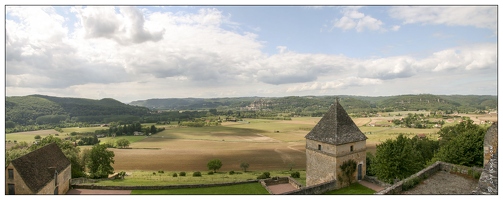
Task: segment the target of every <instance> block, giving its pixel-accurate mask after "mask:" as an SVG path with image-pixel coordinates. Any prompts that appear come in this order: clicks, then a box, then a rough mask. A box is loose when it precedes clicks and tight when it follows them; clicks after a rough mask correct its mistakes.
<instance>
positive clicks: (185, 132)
mask: <svg viewBox="0 0 503 200" xmlns="http://www.w3.org/2000/svg"><path fill="white" fill-rule="evenodd" d="M393 114H395V113H393ZM401 114H402V113H401ZM402 115H403V114H402ZM381 116H383V117H372V118H355V119H354V121H355V123H356V124H357V125H358V126H359V127H360V129H361V131H362V132H364V133H365V135H366V136H367V137H368V140H367V151H369V152H375V145H376V144H379V143H380V142H383V141H385V140H386V139H390V138H395V137H396V136H397V135H398V134H399V133H404V134H406V135H407V136H409V137H413V136H415V135H417V134H425V135H426V136H427V137H429V138H432V139H435V138H436V137H437V135H436V134H435V133H436V132H437V131H438V130H439V129H438V128H434V129H414V128H399V127H395V126H391V127H381V126H369V124H370V123H376V124H379V123H387V121H388V120H389V119H393V118H394V117H393V115H387V114H382V115H381ZM469 117H470V118H472V119H473V120H474V121H475V120H478V121H481V120H491V121H496V120H497V118H496V115H489V114H486V115H470V116H469ZM491 117H492V118H491ZM319 120H320V117H296V118H292V120H265V119H244V121H239V122H224V123H222V125H221V126H210V127H178V126H175V125H159V126H160V127H164V128H166V130H164V131H162V132H159V133H157V134H155V135H153V136H150V137H146V136H121V137H116V138H100V140H101V143H113V142H114V141H116V140H117V139H119V138H126V139H128V140H129V141H130V142H131V144H130V146H129V148H127V149H111V150H112V151H114V153H115V163H114V164H113V167H114V168H115V171H135V170H138V171H141V170H145V171H158V170H165V171H187V172H190V171H203V172H204V171H207V168H206V164H207V162H208V161H209V160H211V159H215V158H216V159H220V160H221V161H222V163H223V166H222V168H221V169H220V170H221V171H230V170H234V171H239V170H241V169H240V167H239V166H240V164H241V163H242V162H247V163H249V164H250V168H249V169H248V170H250V171H255V170H258V171H260V170H288V169H289V168H290V167H291V166H293V168H294V170H295V169H296V170H303V169H305V165H306V163H305V160H306V159H305V156H306V155H305V139H304V136H305V135H306V134H307V133H308V132H309V131H310V130H311V129H312V128H313V127H314V125H316V123H317V122H318V121H319ZM456 122H457V121H456V120H453V122H452V124H454V123H456ZM446 125H449V124H446ZM95 129H96V130H98V129H103V128H101V127H100V128H97V127H93V128H63V133H59V136H57V137H59V138H64V137H67V136H66V135H67V134H69V133H70V132H74V131H75V132H92V131H93V130H95ZM49 134H50V135H55V134H58V132H56V131H54V130H44V131H32V132H20V133H12V134H6V141H9V140H10V141H11V143H6V148H9V147H10V146H13V143H12V141H14V140H16V141H17V142H21V141H26V142H28V143H32V142H33V141H34V136H35V135H40V136H42V137H45V136H48V135H49ZM81 148H89V147H88V146H82V147H81Z"/></svg>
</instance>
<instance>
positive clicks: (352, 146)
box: [306, 100, 367, 187]
mask: <svg viewBox="0 0 503 200" xmlns="http://www.w3.org/2000/svg"><path fill="white" fill-rule="evenodd" d="M366 139H367V137H366V136H365V135H364V134H363V133H362V132H361V131H360V129H359V128H358V127H357V126H356V124H355V123H354V122H353V120H352V119H351V118H350V117H349V115H348V114H347V113H346V111H345V110H344V108H342V106H341V105H340V104H339V101H338V100H337V101H336V102H335V104H333V105H332V106H331V107H330V108H329V110H328V112H327V113H326V114H325V115H324V116H323V117H322V119H321V120H320V122H318V124H316V126H315V127H314V128H313V129H312V130H311V131H310V132H309V133H308V134H307V135H306V186H308V187H309V186H313V185H318V184H322V183H326V182H330V181H334V180H337V175H341V172H340V171H341V169H340V167H339V166H340V165H342V163H343V162H344V161H347V160H350V159H352V160H354V161H355V162H356V163H357V169H356V170H355V173H354V175H353V176H354V179H353V180H354V181H356V180H358V178H361V179H363V178H364V176H365V171H366V166H365V159H366V150H367V147H366ZM358 173H360V176H358V175H359V174H358ZM337 186H338V187H340V186H342V184H337Z"/></svg>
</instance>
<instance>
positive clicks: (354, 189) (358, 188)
mask: <svg viewBox="0 0 503 200" xmlns="http://www.w3.org/2000/svg"><path fill="white" fill-rule="evenodd" d="M374 193H375V191H374V190H372V189H370V188H367V187H365V186H363V185H360V184H359V183H353V184H351V185H350V186H349V187H345V188H341V189H338V190H332V191H329V192H326V193H324V194H374Z"/></svg>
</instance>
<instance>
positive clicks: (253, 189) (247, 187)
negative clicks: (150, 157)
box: [131, 183, 269, 195]
mask: <svg viewBox="0 0 503 200" xmlns="http://www.w3.org/2000/svg"><path fill="white" fill-rule="evenodd" d="M131 194H140V195H145V194H154V195H159V194H216V195H221V194H261V195H263V194H269V193H268V192H267V190H266V189H265V188H264V187H262V185H260V183H244V184H237V185H229V186H215V187H206V188H183V189H167V190H133V191H131Z"/></svg>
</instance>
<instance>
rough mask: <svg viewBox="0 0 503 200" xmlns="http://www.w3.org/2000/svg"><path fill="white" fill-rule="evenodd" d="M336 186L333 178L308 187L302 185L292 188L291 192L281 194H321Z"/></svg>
mask: <svg viewBox="0 0 503 200" xmlns="http://www.w3.org/2000/svg"><path fill="white" fill-rule="evenodd" d="M336 186H337V181H336V180H333V181H330V182H326V183H321V184H317V185H313V186H309V187H303V188H300V189H298V190H294V191H291V192H286V193H283V194H293V195H313V194H323V193H325V192H328V191H331V190H335V189H336Z"/></svg>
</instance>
